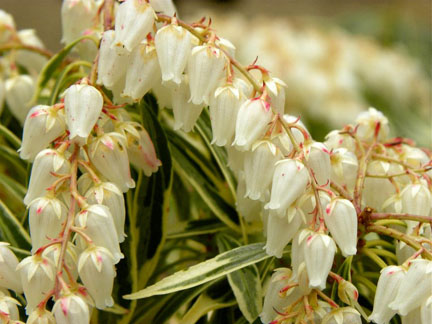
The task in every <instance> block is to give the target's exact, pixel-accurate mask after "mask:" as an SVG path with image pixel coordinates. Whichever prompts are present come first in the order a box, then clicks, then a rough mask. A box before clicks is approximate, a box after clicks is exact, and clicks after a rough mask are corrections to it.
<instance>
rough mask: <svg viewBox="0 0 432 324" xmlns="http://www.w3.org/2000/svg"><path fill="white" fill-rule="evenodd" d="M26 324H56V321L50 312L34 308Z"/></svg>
mask: <svg viewBox="0 0 432 324" xmlns="http://www.w3.org/2000/svg"><path fill="white" fill-rule="evenodd" d="M26 324H56V321H55V318H54V316H53V314H52V313H51V312H50V311H47V310H46V309H45V308H42V309H41V308H36V309H35V310H34V311H33V312H31V314H30V316H29V317H28V319H27V322H26Z"/></svg>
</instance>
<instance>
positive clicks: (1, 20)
mask: <svg viewBox="0 0 432 324" xmlns="http://www.w3.org/2000/svg"><path fill="white" fill-rule="evenodd" d="M14 30H15V21H14V19H13V17H12V15H10V14H8V13H7V12H6V11H4V10H1V9H0V43H4V42H6V41H7V40H8V38H9V37H10V36H11V35H12V32H13V31H14Z"/></svg>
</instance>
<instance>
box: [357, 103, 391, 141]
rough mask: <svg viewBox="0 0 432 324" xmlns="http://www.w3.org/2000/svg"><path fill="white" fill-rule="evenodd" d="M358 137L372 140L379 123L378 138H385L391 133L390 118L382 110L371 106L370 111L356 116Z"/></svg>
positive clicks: (363, 139)
mask: <svg viewBox="0 0 432 324" xmlns="http://www.w3.org/2000/svg"><path fill="white" fill-rule="evenodd" d="M356 123H357V125H358V126H357V131H356V134H357V136H358V138H359V139H360V140H362V141H367V142H371V141H372V139H373V138H374V135H375V132H376V130H377V127H378V126H377V124H378V123H379V125H380V126H379V133H378V139H379V140H385V139H386V138H387V136H388V134H389V125H388V119H387V117H385V116H384V115H383V113H382V112H380V111H378V110H376V109H375V108H372V107H371V108H369V110H368V111H364V112H362V113H360V114H359V115H358V116H357V118H356Z"/></svg>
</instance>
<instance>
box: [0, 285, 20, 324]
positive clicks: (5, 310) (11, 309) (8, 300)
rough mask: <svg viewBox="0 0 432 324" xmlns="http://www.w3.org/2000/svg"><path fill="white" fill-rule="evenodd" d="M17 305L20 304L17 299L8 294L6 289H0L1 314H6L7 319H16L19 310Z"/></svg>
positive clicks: (17, 318)
mask: <svg viewBox="0 0 432 324" xmlns="http://www.w3.org/2000/svg"><path fill="white" fill-rule="evenodd" d="M17 305H19V306H21V304H20V303H19V302H18V301H17V300H15V299H14V298H12V297H11V296H10V294H9V292H8V291H7V290H5V291H2V290H0V313H1V314H2V315H6V314H7V316H8V319H9V320H12V321H18V320H19V311H18V307H17ZM11 323H15V322H11ZM7 324H9V322H8V323H7Z"/></svg>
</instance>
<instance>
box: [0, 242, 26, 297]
mask: <svg viewBox="0 0 432 324" xmlns="http://www.w3.org/2000/svg"><path fill="white" fill-rule="evenodd" d="M8 245H9V243H6V242H0V287H4V288H6V289H11V290H13V291H15V292H16V293H18V294H20V293H22V291H23V289H22V284H21V279H20V276H19V274H18V273H17V272H16V267H17V265H18V259H17V257H16V256H15V254H14V253H13V252H12V251H11V250H10V249H9V248H8Z"/></svg>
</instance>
